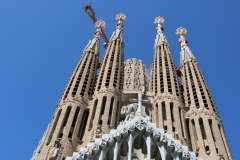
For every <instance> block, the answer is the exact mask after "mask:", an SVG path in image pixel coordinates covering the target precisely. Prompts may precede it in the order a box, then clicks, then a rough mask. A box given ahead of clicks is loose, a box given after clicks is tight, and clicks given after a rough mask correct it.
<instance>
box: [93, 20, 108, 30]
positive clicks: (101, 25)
mask: <svg viewBox="0 0 240 160" xmlns="http://www.w3.org/2000/svg"><path fill="white" fill-rule="evenodd" d="M95 27H96V28H105V27H106V23H105V22H104V21H103V20H97V21H96V22H95Z"/></svg>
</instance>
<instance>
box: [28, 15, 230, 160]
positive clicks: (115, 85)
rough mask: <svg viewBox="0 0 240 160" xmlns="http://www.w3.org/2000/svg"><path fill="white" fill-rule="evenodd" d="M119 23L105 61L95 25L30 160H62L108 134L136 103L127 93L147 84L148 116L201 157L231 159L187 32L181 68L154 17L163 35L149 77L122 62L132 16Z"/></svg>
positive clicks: (135, 64) (131, 62) (137, 63)
mask: <svg viewBox="0 0 240 160" xmlns="http://www.w3.org/2000/svg"><path fill="white" fill-rule="evenodd" d="M116 18H117V20H118V22H117V24H116V29H115V30H114V31H113V34H112V36H111V38H110V41H109V43H108V44H107V48H106V53H105V55H104V57H103V60H102V61H99V53H100V44H99V41H100V37H101V35H102V28H103V27H105V22H104V21H101V20H99V21H97V22H96V23H95V25H96V28H97V30H96V31H95V33H94V36H93V38H92V39H91V40H90V41H89V43H88V44H87V46H86V47H85V49H84V51H83V54H82V56H81V58H80V61H79V62H78V64H77V66H76V68H75V70H74V72H73V74H72V76H71V77H70V79H69V81H68V83H67V86H66V88H65V90H64V92H63V95H62V97H61V99H60V102H59V104H58V106H57V108H56V111H55V113H54V115H53V119H52V121H51V123H50V124H49V126H48V128H47V130H46V131H45V133H44V136H43V138H42V140H41V141H40V143H39V146H38V147H37V149H36V150H35V152H34V155H33V158H32V159H33V160H47V159H50V160H51V159H52V160H63V159H65V158H66V157H67V156H71V155H72V154H73V152H75V151H79V149H80V148H81V147H84V146H86V145H87V144H88V143H90V142H92V141H94V139H96V138H100V137H101V136H102V135H103V134H106V133H110V130H111V129H113V128H116V127H117V126H118V125H119V124H122V123H124V122H123V121H124V120H125V119H126V117H127V116H129V112H128V111H129V109H130V104H129V103H127V102H126V100H125V99H124V98H123V95H127V94H129V93H135V92H138V91H139V90H140V89H141V88H142V87H143V86H144V87H145V88H146V89H145V90H146V95H148V96H150V97H152V104H151V107H144V106H143V110H144V115H145V116H147V117H149V119H150V121H151V122H152V123H155V124H156V126H157V127H158V128H163V129H164V131H165V132H166V133H168V134H171V135H172V136H173V137H174V138H175V139H177V140H180V141H181V143H182V144H184V145H185V146H188V147H189V148H190V150H192V151H194V152H195V153H197V154H198V156H199V157H201V158H203V159H220V158H222V159H225V160H227V159H228V160H230V159H232V156H231V152H230V149H229V146H228V143H227V139H226V136H225V133H224V129H223V126H222V122H221V120H220V117H219V115H218V113H217V109H216V106H215V104H214V102H213V99H212V95H211V93H210V91H209V89H208V87H207V85H206V82H205V80H204V78H203V75H202V73H201V71H200V69H199V66H198V64H197V61H196V58H195V57H194V55H193V54H192V51H191V50H190V49H189V46H188V43H187V40H186V39H185V37H184V36H185V34H186V32H187V31H186V29H185V28H182V27H181V28H178V29H177V34H179V35H180V39H179V43H180V45H181V52H180V57H181V67H180V68H177V67H176V66H175V64H174V61H173V58H172V56H171V52H170V48H169V44H168V42H167V39H166V36H165V35H164V29H163V27H162V24H163V23H164V19H163V18H162V17H156V18H155V23H156V24H157V28H156V31H157V34H156V39H155V43H154V58H153V62H152V67H151V73H150V76H149V77H148V73H147V70H146V66H145V65H144V63H143V62H142V61H141V60H138V59H136V58H132V59H128V60H126V61H125V62H124V39H123V20H125V18H126V16H125V15H124V14H118V15H117V16H116ZM179 77H181V81H182V82H181V83H180V82H179ZM133 97H134V96H133ZM133 97H132V98H133Z"/></svg>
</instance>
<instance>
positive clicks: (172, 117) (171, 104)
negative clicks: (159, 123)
mask: <svg viewBox="0 0 240 160" xmlns="http://www.w3.org/2000/svg"><path fill="white" fill-rule="evenodd" d="M170 111H171V120H172V122H174V116H173V103H172V102H171V103H170Z"/></svg>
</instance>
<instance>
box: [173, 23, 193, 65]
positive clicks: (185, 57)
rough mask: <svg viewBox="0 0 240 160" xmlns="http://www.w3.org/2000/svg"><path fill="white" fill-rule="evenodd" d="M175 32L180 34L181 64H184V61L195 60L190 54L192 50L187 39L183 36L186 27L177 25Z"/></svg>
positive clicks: (185, 32)
mask: <svg viewBox="0 0 240 160" xmlns="http://www.w3.org/2000/svg"><path fill="white" fill-rule="evenodd" d="M176 34H179V35H180V38H179V43H180V45H181V53H180V54H181V64H182V65H183V64H185V63H187V62H189V61H194V62H196V58H195V57H194V55H193V54H192V51H191V50H190V49H189V46H188V41H187V39H186V38H185V37H184V36H185V35H186V34H187V30H186V28H183V27H179V28H178V29H177V30H176Z"/></svg>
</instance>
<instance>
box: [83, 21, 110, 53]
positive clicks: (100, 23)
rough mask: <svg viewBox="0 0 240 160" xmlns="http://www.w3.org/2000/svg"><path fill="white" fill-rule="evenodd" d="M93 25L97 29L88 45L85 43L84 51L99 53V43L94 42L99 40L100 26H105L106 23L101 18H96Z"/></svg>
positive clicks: (100, 34)
mask: <svg viewBox="0 0 240 160" xmlns="http://www.w3.org/2000/svg"><path fill="white" fill-rule="evenodd" d="M95 27H96V28H97V30H96V31H95V32H94V36H93V38H92V40H90V42H89V45H87V47H86V48H85V50H84V51H91V52H97V53H99V45H96V44H97V43H99V41H100V38H101V36H102V28H105V27H106V23H105V22H104V21H103V20H98V21H96V22H95Z"/></svg>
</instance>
